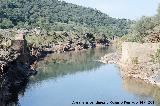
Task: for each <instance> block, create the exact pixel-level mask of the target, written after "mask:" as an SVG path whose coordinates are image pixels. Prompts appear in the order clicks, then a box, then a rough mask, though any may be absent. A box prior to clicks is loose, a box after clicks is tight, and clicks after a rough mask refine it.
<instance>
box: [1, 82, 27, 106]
mask: <svg viewBox="0 0 160 106" xmlns="http://www.w3.org/2000/svg"><path fill="white" fill-rule="evenodd" d="M27 82H28V80H27V79H25V80H21V81H18V82H16V81H9V80H7V79H6V80H4V79H3V81H2V80H1V82H0V106H18V105H19V103H18V101H19V100H18V96H19V95H24V92H25V88H26V85H27Z"/></svg>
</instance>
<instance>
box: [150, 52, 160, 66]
mask: <svg viewBox="0 0 160 106" xmlns="http://www.w3.org/2000/svg"><path fill="white" fill-rule="evenodd" d="M151 62H153V63H159V64H160V49H157V51H156V53H155V54H154V55H151Z"/></svg>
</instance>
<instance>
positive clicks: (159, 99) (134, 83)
mask: <svg viewBox="0 0 160 106" xmlns="http://www.w3.org/2000/svg"><path fill="white" fill-rule="evenodd" d="M123 87H124V89H125V90H126V91H128V92H131V93H134V94H136V95H139V96H142V97H144V98H145V97H150V96H151V97H153V98H154V100H155V102H156V104H157V105H156V106H160V88H159V87H157V86H154V85H150V84H147V83H145V82H143V81H142V80H138V79H132V78H126V79H123Z"/></svg>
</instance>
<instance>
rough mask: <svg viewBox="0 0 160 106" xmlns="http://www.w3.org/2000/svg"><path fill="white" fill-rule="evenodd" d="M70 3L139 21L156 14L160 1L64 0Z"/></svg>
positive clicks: (116, 16) (112, 15)
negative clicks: (141, 18)
mask: <svg viewBox="0 0 160 106" xmlns="http://www.w3.org/2000/svg"><path fill="white" fill-rule="evenodd" d="M64 1H66V2H69V3H73V4H78V5H82V6H86V7H92V8H96V9H98V10H100V11H102V12H103V13H107V14H108V15H109V16H111V17H115V18H128V19H139V18H140V17H141V16H144V15H145V16H153V15H155V14H156V11H157V7H158V4H159V2H160V0H64Z"/></svg>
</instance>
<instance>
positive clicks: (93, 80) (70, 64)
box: [0, 48, 160, 106]
mask: <svg viewBox="0 0 160 106" xmlns="http://www.w3.org/2000/svg"><path fill="white" fill-rule="evenodd" d="M112 51H113V49H111V48H99V49H90V50H87V51H81V52H78V53H75V52H70V53H64V54H52V55H50V56H48V57H46V58H45V59H44V61H40V62H39V63H38V67H37V71H38V74H37V75H36V76H34V77H31V80H30V81H29V83H28V80H23V81H21V82H17V81H16V80H15V81H12V80H13V79H9V80H7V81H5V83H3V84H2V82H1V87H0V106H16V105H22V106H25V105H26V106H28V104H32V102H33V103H38V104H40V105H42V104H43V105H47V104H45V103H48V102H53V100H54V101H55V104H56V102H57V103H58V102H59V101H60V99H63V100H65V101H64V102H69V103H71V100H72V99H76V98H77V99H78V97H80V98H81V97H83V98H81V99H82V100H86V99H87V98H90V97H93V98H92V99H93V100H97V98H106V97H108V98H110V99H111V100H112V99H115V97H121V98H120V100H121V99H125V98H127V99H131V100H134V99H135V100H137V97H140V98H147V97H149V99H150V97H153V98H154V99H155V100H156V102H157V103H160V88H158V87H155V86H151V85H148V84H146V83H143V82H142V81H138V80H135V79H123V80H122V81H121V78H120V76H119V75H118V74H117V73H116V71H115V70H117V68H114V66H112V65H104V64H102V63H100V62H97V59H99V58H100V57H101V56H104V55H105V54H106V53H108V52H112ZM94 70H95V71H94ZM77 73H78V74H77ZM63 76H68V77H64V78H61V77H63ZM55 79H58V80H57V82H54V80H55ZM11 82H14V83H11ZM111 82H112V83H111ZM121 82H123V84H121ZM38 83H42V84H41V86H39V85H36V84H38ZM45 84H47V85H45ZM84 85H85V86H84ZM122 86H123V89H122ZM123 90H125V91H123ZM126 91H128V92H129V93H126ZM24 93H25V95H24ZM83 93H86V94H88V95H83ZM23 95H24V96H23ZM133 95H134V96H135V95H136V96H135V98H133ZM46 96H47V99H46ZM30 98H31V99H30ZM19 99H20V100H19ZM41 100H42V101H41ZM140 100H141V99H140ZM19 101H20V103H21V104H19ZM31 101H32V102H31ZM40 102H41V103H40ZM42 102H44V103H42ZM60 103H61V102H60ZM62 104H63V103H62ZM34 105H35V106H36V104H34ZM48 105H49V104H48ZM37 106H39V105H37ZM63 106H65V105H64V104H63ZM68 106H70V104H69V105H68ZM137 106H138V105H137ZM150 106H153V105H150ZM157 106H160V105H158V104H157Z"/></svg>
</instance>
